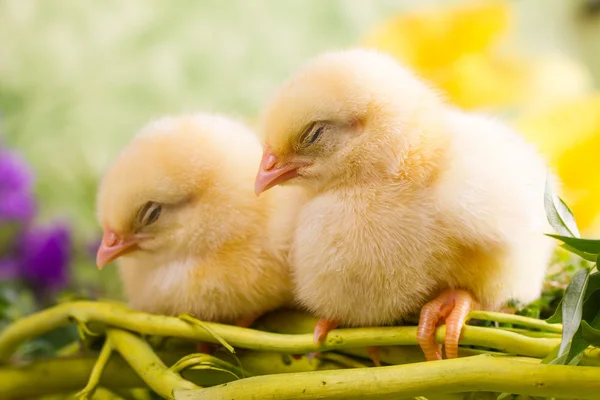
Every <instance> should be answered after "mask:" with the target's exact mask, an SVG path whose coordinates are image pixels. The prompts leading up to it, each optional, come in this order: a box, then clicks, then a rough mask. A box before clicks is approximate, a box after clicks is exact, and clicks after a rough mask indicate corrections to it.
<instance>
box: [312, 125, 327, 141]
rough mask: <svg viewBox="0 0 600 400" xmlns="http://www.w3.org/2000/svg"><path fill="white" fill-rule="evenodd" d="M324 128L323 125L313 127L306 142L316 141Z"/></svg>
mask: <svg viewBox="0 0 600 400" xmlns="http://www.w3.org/2000/svg"><path fill="white" fill-rule="evenodd" d="M324 130H325V126H324V125H321V126H319V127H317V128H316V129H315V131H314V132H313V134H312V135H311V136H310V138H309V139H308V144H314V143H315V142H316V141H317V139H319V136H321V134H322V133H323V131H324Z"/></svg>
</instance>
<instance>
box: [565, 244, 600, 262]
mask: <svg viewBox="0 0 600 400" xmlns="http://www.w3.org/2000/svg"><path fill="white" fill-rule="evenodd" d="M560 247H562V248H563V249H565V250H567V251H569V252H571V253H573V254H577V255H578V256H579V257H581V258H583V259H584V260H587V261H591V262H596V258H597V256H596V254H591V253H586V252H585V251H579V250H577V249H576V248H575V247H572V246H569V245H568V244H566V243H563V244H561V245H560ZM598 256H600V254H599V255H598Z"/></svg>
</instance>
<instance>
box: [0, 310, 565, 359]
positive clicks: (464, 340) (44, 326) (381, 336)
mask: <svg viewBox="0 0 600 400" xmlns="http://www.w3.org/2000/svg"><path fill="white" fill-rule="evenodd" d="M72 319H76V320H77V321H79V322H83V323H86V322H90V321H94V322H101V323H103V324H106V325H108V326H114V327H119V328H122V329H127V330H131V331H136V332H139V333H142V334H147V335H159V336H173V337H180V338H186V339H191V340H197V341H206V342H211V343H216V342H217V340H216V339H215V337H214V336H213V335H212V334H210V333H209V332H207V331H206V330H205V329H204V328H202V327H200V326H197V325H194V324H189V323H187V322H184V321H182V320H181V319H179V318H177V317H167V316H159V315H150V314H146V313H141V312H137V311H132V310H128V309H126V308H124V307H122V306H120V305H114V304H104V303H95V302H87V301H81V302H73V303H65V304H60V305H58V306H55V307H53V308H50V309H47V310H44V311H41V312H39V313H36V314H33V315H30V316H28V317H25V318H23V319H21V320H19V321H17V322H15V323H13V324H12V325H10V326H9V327H7V328H6V329H5V330H4V331H3V332H2V333H1V334H0V360H3V359H6V358H7V357H9V356H10V355H11V354H12V353H13V352H14V351H15V349H16V348H17V346H18V345H19V344H21V343H22V342H23V341H25V340H28V339H32V338H34V337H37V336H39V335H41V334H43V333H45V332H47V331H50V330H53V329H55V328H58V327H60V326H64V325H66V324H68V323H69V322H70V321H71V320H72ZM204 325H206V326H208V327H209V328H210V329H211V330H212V331H214V332H215V333H216V334H217V335H218V336H220V337H221V338H223V339H224V340H226V341H227V342H228V343H229V344H231V345H232V346H235V347H241V348H247V349H253V350H258V351H276V352H287V353H291V354H304V353H310V352H314V351H327V350H339V349H344V348H354V347H367V346H393V345H415V344H417V339H416V332H417V328H416V327H414V326H406V327H376V328H352V329H338V330H333V331H331V332H330V333H329V335H328V336H327V339H326V340H325V341H324V343H323V344H322V345H321V346H319V347H316V346H315V344H314V343H313V337H312V334H298V335H290V334H276V333H269V332H263V331H257V330H253V329H246V328H240V327H236V326H230V325H222V324H216V323H209V322H205V323H204ZM444 335H445V327H444V326H442V327H440V328H439V329H438V330H437V332H436V340H437V342H438V343H443V341H444ZM559 342H560V340H559V339H550V338H540V339H535V338H529V337H526V336H523V335H519V334H516V333H512V332H506V331H501V330H499V329H493V328H482V327H475V326H465V328H464V330H463V333H462V336H461V342H460V343H461V344H465V345H475V346H482V347H488V348H492V349H498V350H502V351H504V352H508V353H512V354H519V355H524V356H531V357H540V358H542V357H545V356H546V355H547V354H548V353H549V352H550V351H551V350H552V349H553V348H554V347H555V346H556V345H557V344H558V343H559Z"/></svg>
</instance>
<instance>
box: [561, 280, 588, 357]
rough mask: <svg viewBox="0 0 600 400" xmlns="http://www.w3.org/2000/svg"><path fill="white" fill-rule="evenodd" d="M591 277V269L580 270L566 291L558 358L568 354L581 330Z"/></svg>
mask: <svg viewBox="0 0 600 400" xmlns="http://www.w3.org/2000/svg"><path fill="white" fill-rule="evenodd" d="M589 275H590V270H589V269H587V268H584V269H580V270H579V271H577V272H576V273H575V275H573V279H572V280H571V283H569V286H568V287H567V290H566V291H565V296H564V297H563V301H562V320H563V333H562V340H561V342H560V347H559V349H558V357H561V356H562V355H564V354H565V353H566V352H567V346H568V345H569V343H570V342H571V339H572V338H573V336H574V335H575V333H576V332H577V329H579V324H580V323H581V317H582V313H583V300H584V296H585V290H586V288H587V284H588V278H589Z"/></svg>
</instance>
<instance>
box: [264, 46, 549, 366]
mask: <svg viewBox="0 0 600 400" xmlns="http://www.w3.org/2000/svg"><path fill="white" fill-rule="evenodd" d="M263 124H264V129H263V130H264V134H265V140H266V143H265V148H264V153H263V159H262V161H261V164H260V167H259V171H258V174H257V177H256V182H255V191H256V193H257V194H260V193H262V192H263V191H265V190H266V189H268V188H270V187H273V186H275V185H278V184H282V183H284V182H285V183H286V184H290V185H299V186H302V187H305V188H306V189H307V192H308V193H309V194H310V199H309V200H308V202H307V203H306V204H305V205H304V206H303V207H302V209H301V211H300V217H299V222H298V226H297V228H296V232H295V239H294V244H293V249H292V265H293V275H294V280H295V295H296V297H297V299H298V300H299V302H300V303H301V304H302V305H304V306H305V307H306V308H308V309H309V310H311V311H312V312H314V314H315V315H317V316H318V317H319V318H320V319H321V321H320V322H319V323H318V324H317V326H316V328H315V341H319V340H321V339H323V338H324V337H325V336H326V334H327V331H328V330H330V329H333V328H334V327H336V326H338V325H345V326H376V325H387V324H393V323H395V322H398V321H402V320H404V319H406V317H410V316H413V315H414V316H416V315H418V313H419V311H421V312H420V321H419V329H418V340H419V344H420V345H421V347H422V349H423V350H424V352H425V355H426V357H427V359H430V360H431V359H440V358H441V347H440V346H439V345H436V344H435V342H434V332H435V327H436V325H437V324H438V323H439V322H442V320H444V319H445V321H446V326H447V331H446V332H447V333H446V339H445V345H446V355H447V356H448V357H456V356H457V352H458V340H459V337H460V333H461V330H462V326H463V324H464V321H465V320H466V318H467V315H468V313H469V311H470V309H472V308H473V307H474V306H478V307H482V308H484V309H497V308H499V307H500V306H502V305H503V304H504V303H506V302H507V300H509V299H515V300H520V301H522V302H529V301H532V300H534V299H536V298H537V297H538V296H539V294H540V291H541V287H542V281H543V279H544V274H545V270H546V266H547V264H548V262H549V258H550V256H551V253H552V246H553V243H552V241H551V240H550V239H549V238H547V237H545V236H544V235H543V233H544V232H549V231H550V228H549V225H548V222H547V220H546V216H545V212H544V187H545V182H546V174H547V170H546V165H545V162H544V161H543V160H542V158H541V157H540V156H538V154H537V153H536V151H535V150H534V149H533V148H532V147H531V146H530V145H528V144H527V143H526V142H525V141H524V140H522V138H521V137H520V136H519V135H518V134H517V133H515V132H513V131H512V130H510V129H509V128H508V127H506V126H504V125H502V124H501V123H499V122H497V121H494V120H492V119H490V118H486V117H483V116H477V115H473V114H468V113H464V112H461V111H459V110H457V109H454V108H452V107H451V106H449V105H448V104H445V103H444V101H443V99H441V98H440V96H438V95H437V94H436V92H435V91H434V90H433V89H431V88H430V87H428V86H427V85H426V84H424V83H423V82H422V81H421V80H419V79H418V78H417V77H415V76H414V75H413V74H412V73H411V72H409V71H408V70H407V69H405V68H403V67H402V66H401V65H400V64H398V63H397V62H396V61H395V60H394V59H392V58H391V57H389V56H387V55H383V54H381V53H378V52H376V51H369V50H360V49H358V50H349V51H343V52H334V53H328V54H324V55H322V56H319V57H317V58H316V59H314V60H312V61H311V62H309V63H308V65H306V66H305V67H304V68H303V69H301V70H300V71H299V72H298V73H297V74H296V75H295V76H293V77H292V78H291V80H290V81H289V82H287V83H286V84H285V85H284V86H283V88H282V89H281V90H280V91H279V93H278V94H276V96H275V98H274V99H273V100H272V103H271V104H270V105H269V106H268V107H267V109H266V111H265V114H264V121H263Z"/></svg>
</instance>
